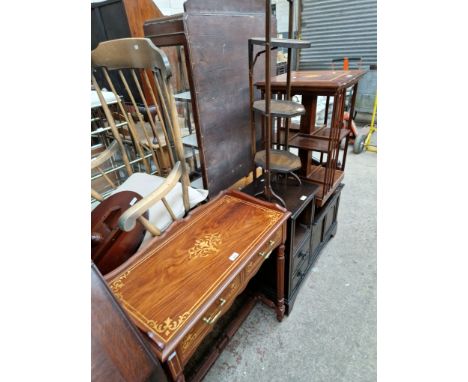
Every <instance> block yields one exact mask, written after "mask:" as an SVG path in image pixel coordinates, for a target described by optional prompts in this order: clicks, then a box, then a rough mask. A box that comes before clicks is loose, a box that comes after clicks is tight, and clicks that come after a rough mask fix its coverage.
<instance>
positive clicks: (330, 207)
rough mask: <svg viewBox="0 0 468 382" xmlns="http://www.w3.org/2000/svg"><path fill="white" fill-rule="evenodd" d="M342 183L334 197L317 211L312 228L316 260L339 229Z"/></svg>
mask: <svg viewBox="0 0 468 382" xmlns="http://www.w3.org/2000/svg"><path fill="white" fill-rule="evenodd" d="M343 187H344V184H343V183H341V184H340V185H339V186H338V187H337V188H336V191H335V192H334V193H333V195H332V196H331V197H330V198H328V201H327V202H326V203H325V205H324V206H322V207H321V208H317V209H316V210H315V216H314V225H313V228H312V243H311V256H312V257H313V258H314V259H316V258H317V257H318V256H319V254H320V252H321V250H322V249H323V247H324V246H325V244H327V243H328V241H329V240H330V239H331V238H332V237H333V236H335V234H336V230H337V229H338V209H339V207H340V198H341V190H342V189H343Z"/></svg>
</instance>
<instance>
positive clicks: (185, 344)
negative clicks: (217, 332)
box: [182, 332, 198, 351]
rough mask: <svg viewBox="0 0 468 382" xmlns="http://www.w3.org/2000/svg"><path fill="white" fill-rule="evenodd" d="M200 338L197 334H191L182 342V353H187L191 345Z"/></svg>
mask: <svg viewBox="0 0 468 382" xmlns="http://www.w3.org/2000/svg"><path fill="white" fill-rule="evenodd" d="M197 337H198V333H197V332H190V333H189V334H188V335H187V336H185V338H184V340H183V341H182V351H186V350H187V348H188V347H189V346H190V344H191V343H192V342H193V341H194V340H196V339H197Z"/></svg>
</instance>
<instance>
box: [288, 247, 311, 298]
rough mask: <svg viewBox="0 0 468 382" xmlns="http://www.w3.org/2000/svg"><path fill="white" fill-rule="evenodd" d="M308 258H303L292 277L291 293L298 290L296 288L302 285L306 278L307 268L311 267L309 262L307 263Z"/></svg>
mask: <svg viewBox="0 0 468 382" xmlns="http://www.w3.org/2000/svg"><path fill="white" fill-rule="evenodd" d="M307 258H308V256H306V257H304V258H302V260H301V262H300V263H299V266H298V267H297V268H298V269H297V271H296V273H295V274H294V276H293V277H292V280H291V291H293V293H294V290H295V289H296V287H297V286H298V285H299V284H300V283H301V281H302V279H303V278H304V277H305V275H306V272H307V267H308V265H309V262H308V261H307Z"/></svg>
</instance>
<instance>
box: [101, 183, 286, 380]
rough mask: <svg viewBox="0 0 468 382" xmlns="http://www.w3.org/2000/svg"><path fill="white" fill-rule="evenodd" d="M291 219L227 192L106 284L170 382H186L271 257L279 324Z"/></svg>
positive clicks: (175, 226) (282, 211)
mask: <svg viewBox="0 0 468 382" xmlns="http://www.w3.org/2000/svg"><path fill="white" fill-rule="evenodd" d="M289 216H290V213H289V212H288V211H286V210H285V209H283V208H282V207H280V206H278V205H274V204H271V203H267V202H263V201H261V200H258V199H255V198H253V197H251V196H249V195H246V194H244V193H241V192H239V191H234V190H230V191H224V192H222V193H220V195H219V196H217V197H216V198H215V199H213V200H212V201H210V202H209V203H207V204H205V205H204V206H201V207H199V208H198V209H196V210H194V211H193V213H191V214H190V215H189V216H188V217H186V218H185V219H182V220H179V221H177V222H175V223H174V224H173V226H172V227H171V228H169V229H168V230H167V231H166V232H165V233H164V234H163V235H162V236H160V237H157V238H155V239H153V241H151V242H150V243H149V244H148V246H146V247H145V248H144V249H143V250H141V251H140V252H138V253H137V254H136V255H134V256H133V257H132V258H131V259H130V260H129V261H127V262H126V263H125V264H123V265H122V266H121V267H119V268H117V269H116V270H115V271H113V272H112V273H110V274H108V275H107V276H106V280H107V282H108V284H109V287H110V289H111V290H112V292H113V293H114V294H115V296H116V297H117V299H118V300H119V301H120V302H121V303H122V305H123V307H124V308H125V309H126V311H127V312H128V313H129V315H130V317H131V318H132V319H133V321H134V322H135V324H136V325H137V326H138V327H139V328H140V329H141V330H142V331H143V332H144V333H146V334H147V336H148V337H149V339H150V340H151V341H150V343H151V345H152V348H153V350H154V352H155V353H156V355H157V356H158V357H159V359H160V360H161V361H162V362H163V363H164V364H165V366H166V368H167V370H168V372H169V374H170V375H171V377H172V379H173V380H175V381H184V380H185V377H184V372H183V370H184V366H185V365H186V363H187V362H188V360H189V359H190V357H191V355H192V354H193V353H194V352H195V350H196V349H197V347H198V345H199V344H200V343H201V341H202V340H203V339H204V338H205V337H206V335H207V334H208V333H209V332H210V331H211V330H212V328H213V325H214V324H215V323H216V322H217V320H218V319H219V318H220V317H221V316H222V315H223V314H224V313H225V312H226V311H227V310H228V309H229V307H230V306H231V305H232V303H233V302H234V300H235V298H236V297H237V296H238V295H239V294H240V293H241V292H242V291H243V290H244V288H245V287H246V286H247V283H248V282H249V280H250V279H251V278H252V277H253V276H254V275H255V274H256V273H257V271H258V270H259V268H260V266H261V265H262V263H263V262H264V261H265V260H266V259H267V258H268V257H270V255H271V254H272V253H273V252H274V251H275V249H277V250H276V264H277V290H276V299H275V307H276V315H277V319H278V320H279V321H281V320H282V319H283V316H284V312H285V305H284V267H285V257H284V249H285V246H284V243H285V241H286V232H287V226H286V222H287V220H288V217H289Z"/></svg>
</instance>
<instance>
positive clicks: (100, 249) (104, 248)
mask: <svg viewBox="0 0 468 382" xmlns="http://www.w3.org/2000/svg"><path fill="white" fill-rule="evenodd" d="M141 199H142V197H141V195H140V194H137V193H136V192H133V191H122V192H118V193H116V194H114V195H112V196H110V197H108V198H107V199H105V200H103V201H102V202H101V203H100V204H99V205H98V206H97V207H96V208H95V209H94V210H93V211H92V212H91V260H92V261H93V262H94V264H95V265H96V266H97V267H98V269H99V271H100V272H101V273H102V274H104V275H105V274H106V273H109V272H110V271H112V270H114V269H115V268H117V267H118V266H119V265H121V264H123V263H124V262H125V261H127V260H128V259H129V258H130V257H131V256H132V255H133V254H134V253H135V252H136V251H137V250H138V247H139V246H140V245H141V243H142V242H143V238H144V236H145V233H146V229H145V227H144V226H143V224H141V223H140V222H137V223H136V225H135V228H134V229H133V230H131V231H129V232H125V231H122V230H121V229H120V228H119V219H120V216H121V215H122V214H123V213H124V212H125V211H127V210H128V209H129V208H130V207H131V206H132V205H133V204H135V202H136V201H139V200H141ZM144 217H145V218H146V219H148V211H146V212H145V215H144Z"/></svg>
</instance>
